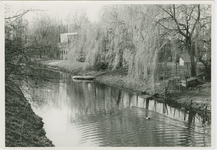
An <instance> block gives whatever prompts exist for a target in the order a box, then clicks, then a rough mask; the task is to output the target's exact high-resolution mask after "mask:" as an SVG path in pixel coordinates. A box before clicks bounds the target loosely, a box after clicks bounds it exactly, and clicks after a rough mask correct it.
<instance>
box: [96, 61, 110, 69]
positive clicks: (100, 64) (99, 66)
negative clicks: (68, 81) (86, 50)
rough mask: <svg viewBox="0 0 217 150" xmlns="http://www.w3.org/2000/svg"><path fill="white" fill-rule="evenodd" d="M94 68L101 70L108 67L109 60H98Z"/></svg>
mask: <svg viewBox="0 0 217 150" xmlns="http://www.w3.org/2000/svg"><path fill="white" fill-rule="evenodd" d="M94 68H95V69H96V70H97V71H99V70H105V69H107V68H108V62H98V63H97V64H95V66H94Z"/></svg>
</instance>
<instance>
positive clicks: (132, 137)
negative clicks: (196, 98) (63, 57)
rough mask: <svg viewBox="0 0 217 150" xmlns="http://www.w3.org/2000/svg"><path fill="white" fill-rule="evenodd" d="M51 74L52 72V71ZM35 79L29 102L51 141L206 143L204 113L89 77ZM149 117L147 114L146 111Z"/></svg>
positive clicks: (85, 143)
mask: <svg viewBox="0 0 217 150" xmlns="http://www.w3.org/2000/svg"><path fill="white" fill-rule="evenodd" d="M56 77H57V76H56ZM58 78H59V79H60V78H61V79H60V80H58V82H55V84H54V83H52V82H48V81H46V82H44V81H41V82H38V83H37V85H38V84H39V85H43V86H42V87H41V86H40V87H41V88H32V89H31V90H32V93H33V96H35V97H42V99H41V100H35V101H33V102H32V106H33V109H34V111H35V112H36V113H37V114H38V115H39V116H41V117H42V118H43V121H44V122H45V130H46V132H47V137H48V138H50V139H51V140H52V141H53V143H54V144H55V146H57V147H58V146H61V147H71V146H131V147H135V146H142V147H143V146H144V147H145V146H154V147H155V146H210V145H211V137H210V135H211V133H210V131H211V129H210V125H207V124H206V122H207V121H209V120H208V119H207V118H206V119H205V121H204V118H202V117H200V116H199V115H198V114H197V113H195V112H193V111H192V110H191V109H189V110H188V111H187V110H183V109H181V108H180V109H179V108H174V107H171V106H170V105H169V104H167V103H159V102H157V101H155V100H147V99H145V98H142V97H140V96H139V95H138V94H136V93H131V92H128V91H125V90H123V89H122V90H121V89H118V88H114V87H111V86H107V85H104V84H99V83H95V82H74V81H72V79H71V76H69V75H67V74H63V73H62V74H58ZM147 116H148V117H150V120H147V119H146V117H147Z"/></svg>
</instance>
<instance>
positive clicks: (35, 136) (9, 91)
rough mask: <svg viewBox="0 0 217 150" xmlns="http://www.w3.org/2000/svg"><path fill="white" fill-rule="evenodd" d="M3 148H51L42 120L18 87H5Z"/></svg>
mask: <svg viewBox="0 0 217 150" xmlns="http://www.w3.org/2000/svg"><path fill="white" fill-rule="evenodd" d="M5 90H6V93H5V115H6V116H5V146H6V147H53V146H54V145H53V144H52V142H51V141H50V140H49V139H48V138H47V137H46V133H45V131H44V129H43V122H42V118H40V117H39V116H37V115H36V114H35V113H34V112H33V110H32V109H31V106H30V104H29V103H28V101H27V100H26V98H25V97H24V95H23V93H22V91H21V90H20V89H19V88H18V87H14V86H13V88H11V87H10V85H6V87H5Z"/></svg>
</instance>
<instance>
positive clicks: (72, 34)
mask: <svg viewBox="0 0 217 150" xmlns="http://www.w3.org/2000/svg"><path fill="white" fill-rule="evenodd" d="M76 34H77V33H62V34H60V35H76Z"/></svg>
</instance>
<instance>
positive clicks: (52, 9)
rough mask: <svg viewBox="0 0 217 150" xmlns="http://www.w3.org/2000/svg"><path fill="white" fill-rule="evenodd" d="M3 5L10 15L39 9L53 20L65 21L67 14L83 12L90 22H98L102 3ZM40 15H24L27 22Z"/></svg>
mask: <svg viewBox="0 0 217 150" xmlns="http://www.w3.org/2000/svg"><path fill="white" fill-rule="evenodd" d="M5 4H7V5H10V8H11V9H12V10H10V11H11V13H12V12H13V13H16V12H17V11H18V10H27V9H40V10H46V11H44V12H43V13H45V14H48V15H49V16H50V17H53V18H62V19H66V18H67V17H68V15H69V14H74V13H75V12H76V11H77V12H80V11H85V12H86V14H87V16H88V18H89V20H90V21H92V22H93V21H98V14H99V11H100V9H101V8H102V6H103V5H104V4H103V3H100V2H76V1H74V2H61V1H59V2H56V1H54V2H5ZM37 13H41V12H40V11H38V12H33V13H29V14H28V15H26V18H28V20H31V18H32V17H33V16H34V15H35V14H37Z"/></svg>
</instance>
